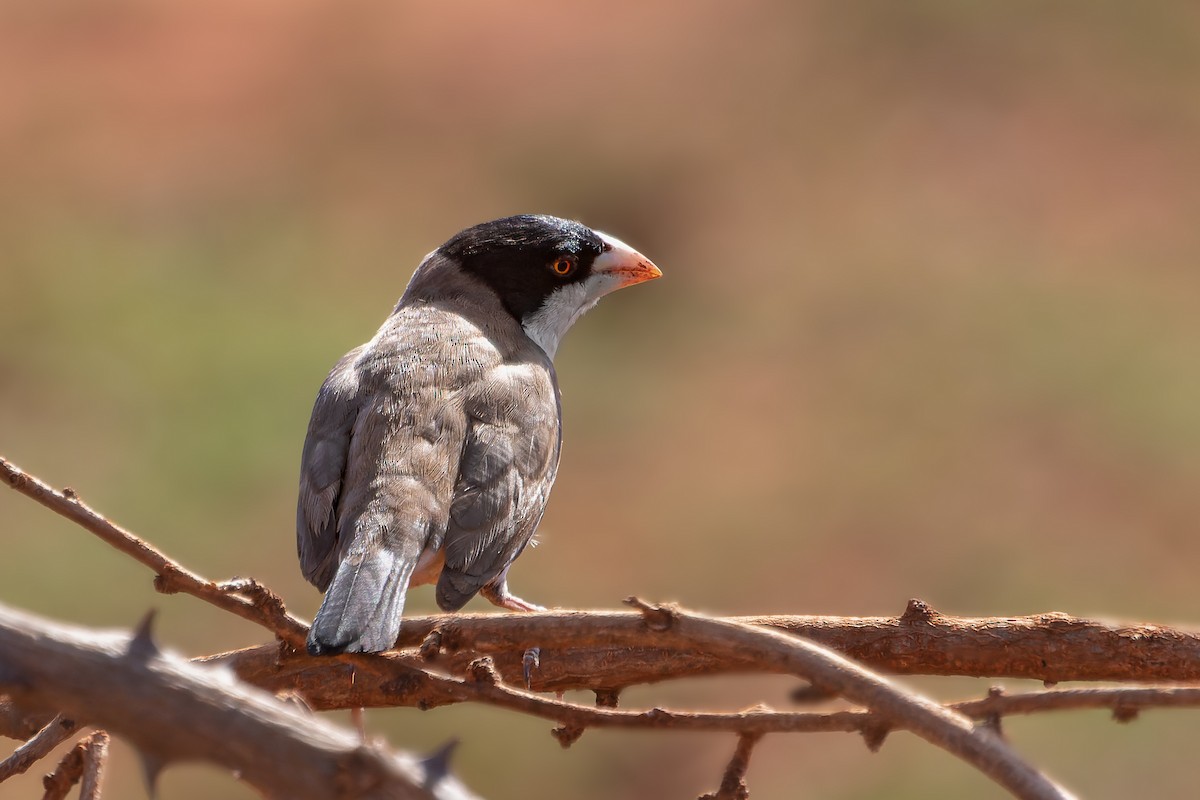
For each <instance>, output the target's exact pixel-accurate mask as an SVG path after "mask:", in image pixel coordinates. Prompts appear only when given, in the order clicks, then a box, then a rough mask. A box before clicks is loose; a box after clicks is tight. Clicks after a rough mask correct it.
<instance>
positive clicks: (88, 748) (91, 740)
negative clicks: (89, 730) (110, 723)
mask: <svg viewBox="0 0 1200 800" xmlns="http://www.w3.org/2000/svg"><path fill="white" fill-rule="evenodd" d="M107 760H108V734H107V733H105V732H104V731H96V732H95V733H93V734H91V735H90V736H85V737H84V738H83V739H81V740H80V741H79V742H78V743H77V744H76V745H75V746H74V747H73V748H71V752H69V753H67V754H66V756H64V757H63V760H62V761H60V762H59V764H58V767H57V768H56V769H55V770H54V772H52V773H50V774H49V775H47V776H46V777H45V778H43V779H42V785H43V786H44V787H45V788H46V793H45V794H44V795H42V800H64V798H65V797H66V796H67V793H68V792H69V791H70V790H71V787H72V786H74V785H75V784H77V783H78V784H79V800H99V798H100V784H101V781H102V780H103V778H104V765H105V762H106V761H107Z"/></svg>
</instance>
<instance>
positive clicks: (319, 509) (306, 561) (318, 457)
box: [296, 345, 365, 591]
mask: <svg viewBox="0 0 1200 800" xmlns="http://www.w3.org/2000/svg"><path fill="white" fill-rule="evenodd" d="M364 346H365V345H364ZM362 349H363V348H362V347H356V348H355V349H353V350H351V351H350V352H349V353H347V354H346V355H345V356H343V357H342V359H341V360H340V361H339V362H338V363H337V365H336V366H334V368H333V370H332V371H331V372H330V373H329V377H327V378H326V379H325V383H324V384H322V386H321V391H320V392H319V393H318V394H317V401H316V403H315V404H314V405H313V411H312V418H311V419H310V420H309V423H308V435H307V437H306V438H305V440H304V452H303V454H302V455H301V457H300V496H299V499H298V500H297V502H296V550H297V552H298V553H299V555H300V568H301V570H303V572H304V577H305V578H307V579H308V580H309V581H310V582H312V583H313V584H314V585H315V586H316V587H317V588H318V589H320V590H321V591H325V589H326V588H327V587H328V586H329V581H330V580H331V579H332V578H333V572H334V570H335V569H336V568H337V554H338V541H337V538H338V537H337V507H338V500H339V498H340V496H341V493H342V481H343V478H344V475H345V471H346V459H347V455H348V453H349V451H350V438H351V434H352V432H353V430H354V422H355V420H356V419H357V418H358V412H359V408H360V407H361V403H362V398H361V388H360V383H359V378H358V374H357V373H356V371H355V369H354V364H355V361H356V359H357V358H358V356H359V354H360V353H361V352H362Z"/></svg>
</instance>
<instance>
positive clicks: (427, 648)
mask: <svg viewBox="0 0 1200 800" xmlns="http://www.w3.org/2000/svg"><path fill="white" fill-rule="evenodd" d="M441 652H442V629H441V628H434V629H433V630H431V631H430V632H429V635H428V636H426V637H425V638H424V640H422V641H421V646H420V647H418V648H417V654H418V655H420V656H421V660H423V661H433V660H434V659H435V658H437V657H438V656H439V655H440V654H441Z"/></svg>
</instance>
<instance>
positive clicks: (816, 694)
mask: <svg viewBox="0 0 1200 800" xmlns="http://www.w3.org/2000/svg"><path fill="white" fill-rule="evenodd" d="M837 696H838V693H837V692H835V691H833V690H831V689H826V688H825V687H824V686H818V685H817V684H815V683H806V684H805V685H803V686H797V687H796V688H795V689H793V690H792V692H791V694H790V695H789V698H790V699H791V701H792V702H793V703H822V702H824V701H826V700H830V699H832V698H834V697H837Z"/></svg>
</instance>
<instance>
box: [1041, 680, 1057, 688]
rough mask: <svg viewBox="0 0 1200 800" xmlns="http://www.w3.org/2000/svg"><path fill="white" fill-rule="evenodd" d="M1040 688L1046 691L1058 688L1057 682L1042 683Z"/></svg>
mask: <svg viewBox="0 0 1200 800" xmlns="http://www.w3.org/2000/svg"><path fill="white" fill-rule="evenodd" d="M1042 686H1043V687H1045V688H1047V689H1053V688H1054V687H1055V686H1058V681H1042Z"/></svg>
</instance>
